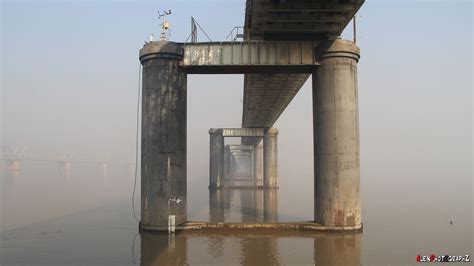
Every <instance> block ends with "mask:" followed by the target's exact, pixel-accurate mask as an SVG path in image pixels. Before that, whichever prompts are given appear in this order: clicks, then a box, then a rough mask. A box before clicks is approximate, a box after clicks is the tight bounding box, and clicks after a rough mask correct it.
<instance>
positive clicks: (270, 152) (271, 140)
mask: <svg viewBox="0 0 474 266" xmlns="http://www.w3.org/2000/svg"><path fill="white" fill-rule="evenodd" d="M277 144H278V129H276V128H273V127H272V128H267V129H265V133H264V137H263V185H264V186H265V188H278V146H277Z"/></svg>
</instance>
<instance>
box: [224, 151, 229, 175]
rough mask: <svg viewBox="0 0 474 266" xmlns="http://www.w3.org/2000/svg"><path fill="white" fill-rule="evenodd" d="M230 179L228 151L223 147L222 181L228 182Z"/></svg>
mask: <svg viewBox="0 0 474 266" xmlns="http://www.w3.org/2000/svg"><path fill="white" fill-rule="evenodd" d="M229 177H230V149H229V146H225V147H224V180H226V181H228V180H229Z"/></svg>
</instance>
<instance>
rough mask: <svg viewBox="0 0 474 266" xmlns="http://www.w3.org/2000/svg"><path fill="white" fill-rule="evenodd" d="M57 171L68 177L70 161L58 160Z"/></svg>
mask: <svg viewBox="0 0 474 266" xmlns="http://www.w3.org/2000/svg"><path fill="white" fill-rule="evenodd" d="M59 173H60V175H63V176H64V177H66V178H69V176H70V175H71V162H69V161H62V162H59Z"/></svg>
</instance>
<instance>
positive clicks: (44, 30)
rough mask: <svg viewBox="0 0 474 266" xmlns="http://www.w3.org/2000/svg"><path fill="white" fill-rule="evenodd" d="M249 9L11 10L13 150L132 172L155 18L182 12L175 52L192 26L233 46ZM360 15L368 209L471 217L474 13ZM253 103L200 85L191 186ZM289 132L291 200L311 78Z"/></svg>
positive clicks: (9, 128) (5, 5) (237, 85)
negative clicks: (117, 165)
mask: <svg viewBox="0 0 474 266" xmlns="http://www.w3.org/2000/svg"><path fill="white" fill-rule="evenodd" d="M244 2H245V1H244V0H239V1H236V0H232V1H203V0H201V1H18V0H17V1H2V4H1V9H2V10H1V31H2V33H1V78H2V80H1V90H2V91H1V93H2V94H1V101H0V103H1V120H0V121H1V126H2V129H1V143H2V145H10V146H29V147H31V148H32V149H33V150H52V151H65V152H70V151H76V152H78V153H84V154H91V156H94V154H103V153H108V154H111V157H112V158H113V159H116V160H133V158H134V143H135V118H136V104H137V89H138V87H137V86H138V70H139V62H138V50H139V49H140V48H141V47H142V46H143V44H144V40H146V39H148V36H149V35H150V33H154V34H155V36H158V35H159V27H158V24H159V23H160V22H159V20H158V19H157V14H156V11H157V10H159V9H161V10H162V9H172V12H173V15H172V16H171V17H170V19H169V20H170V23H171V29H172V38H171V39H172V40H175V41H183V40H184V39H186V37H187V36H188V35H189V33H190V16H194V17H195V18H196V19H197V21H198V22H199V23H200V24H201V25H202V26H203V27H204V29H205V30H206V32H207V33H208V34H209V35H210V37H211V38H212V39H213V40H224V38H225V37H226V35H227V33H228V32H229V31H230V30H231V29H232V28H233V27H234V26H239V25H242V24H243V21H244V11H245V6H244ZM359 14H360V15H361V16H362V17H361V18H360V19H359V20H358V34H359V35H358V45H359V46H360V48H361V56H362V57H361V60H360V63H359V68H358V71H359V107H360V114H359V115H360V138H361V174H362V175H361V176H362V179H361V180H362V189H363V192H364V194H363V206H364V208H369V207H370V206H373V205H376V204H382V203H381V202H383V204H386V206H388V207H390V206H391V205H390V204H397V205H398V206H402V207H403V206H408V205H410V204H413V202H414V201H417V202H421V203H420V206H421V207H420V208H424V210H425V211H437V210H438V209H439V206H440V204H441V203H442V202H444V203H445V204H444V205H443V206H444V207H447V208H449V209H448V210H445V212H454V213H461V214H462V213H463V212H464V214H462V215H466V210H465V208H466V206H467V207H468V208H469V209H470V211H468V212H467V215H469V213H471V215H472V189H473V188H472V184H473V183H472V84H473V83H472V82H473V81H472V76H473V68H472V62H473V46H472V45H473V43H472V42H473V33H472V25H473V19H472V14H473V4H472V2H471V1H366V3H365V4H364V6H363V7H362V9H361V10H360V12H359ZM348 28H349V29H348V31H347V32H345V33H344V36H345V37H347V38H351V37H352V33H351V32H350V28H351V27H348ZM200 40H204V38H203V35H202V34H201V35H200ZM242 93H243V76H241V75H215V76H208V75H191V76H189V77H188V180H189V182H190V183H196V182H205V184H207V178H208V154H209V146H208V142H209V136H208V130H209V128H211V127H239V126H240V123H241V112H242V104H241V100H242ZM276 126H277V127H278V128H279V130H280V136H279V145H280V146H279V157H280V165H279V168H280V176H281V178H280V184H281V185H280V187H281V188H282V190H285V187H286V189H288V188H293V187H294V186H292V184H293V185H294V184H305V185H306V184H308V186H307V187H310V188H312V182H313V177H312V174H313V158H312V154H313V152H312V147H313V146H312V114H311V79H309V80H308V82H307V83H306V84H305V85H304V87H303V88H302V89H301V91H300V92H299V93H298V95H297V96H296V97H295V99H294V100H293V102H292V103H291V104H290V105H289V106H288V108H287V110H286V111H285V113H284V114H283V115H282V116H281V117H280V119H279V120H278V121H277V123H276ZM309 184H311V186H310V185H309ZM305 193H310V194H311V193H313V192H312V191H311V190H309V191H306V192H305ZM425 195H426V196H425ZM377 198H384V199H386V200H385V201H375V200H373V199H377ZM433 200H436V201H433ZM281 204H286V203H281ZM368 206H369V207H368ZM460 206H461V207H460ZM461 214H460V215H461ZM387 219H388V218H387Z"/></svg>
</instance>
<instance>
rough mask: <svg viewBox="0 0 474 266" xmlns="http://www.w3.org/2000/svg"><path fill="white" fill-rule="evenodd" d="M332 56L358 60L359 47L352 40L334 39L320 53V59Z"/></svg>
mask: <svg viewBox="0 0 474 266" xmlns="http://www.w3.org/2000/svg"><path fill="white" fill-rule="evenodd" d="M332 57H345V58H351V59H354V60H356V61H357V62H358V61H359V58H360V49H359V47H357V45H356V44H355V43H354V42H353V41H350V40H344V39H336V40H335V41H334V42H333V43H332V44H331V46H329V48H328V49H327V50H326V51H325V52H324V53H323V54H322V55H321V57H320V59H322V60H324V59H327V58H332Z"/></svg>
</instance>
